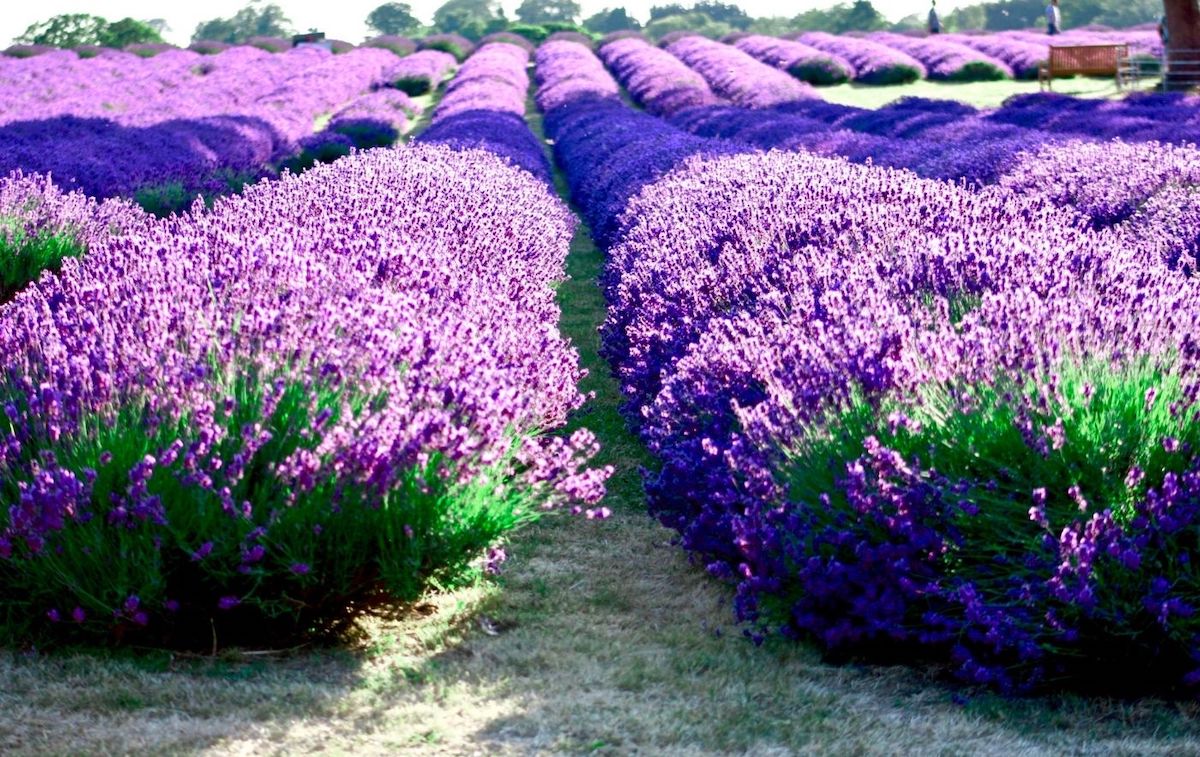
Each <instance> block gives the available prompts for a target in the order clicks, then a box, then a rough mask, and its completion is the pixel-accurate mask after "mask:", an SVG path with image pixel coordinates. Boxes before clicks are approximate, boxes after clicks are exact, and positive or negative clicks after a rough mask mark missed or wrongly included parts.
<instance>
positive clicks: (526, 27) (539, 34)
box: [508, 24, 550, 45]
mask: <svg viewBox="0 0 1200 757" xmlns="http://www.w3.org/2000/svg"><path fill="white" fill-rule="evenodd" d="M508 31H510V32H512V33H513V34H518V35H520V36H522V37H524V38H525V39H527V40H529V41H530V42H532V43H533V44H535V45H540V44H541V43H542V42H545V41H546V37H549V36H550V32H549V30H547V29H546V27H544V26H536V25H533V24H513V25H512V26H510V27H508Z"/></svg>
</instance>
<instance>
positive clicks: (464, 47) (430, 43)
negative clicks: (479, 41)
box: [417, 33, 475, 63]
mask: <svg viewBox="0 0 1200 757" xmlns="http://www.w3.org/2000/svg"><path fill="white" fill-rule="evenodd" d="M417 49H418V50H442V51H444V52H447V53H450V54H451V55H453V56H454V57H455V58H456V59H457V60H458V61H459V62H460V63H461V62H462V61H464V60H466V59H467V58H469V57H470V56H471V54H472V53H474V52H475V44H474V43H473V42H471V40H469V39H467V38H466V37H464V36H462V35H461V34H453V33H451V34H430V35H428V36H425V37H422V38H421V39H419V40H417Z"/></svg>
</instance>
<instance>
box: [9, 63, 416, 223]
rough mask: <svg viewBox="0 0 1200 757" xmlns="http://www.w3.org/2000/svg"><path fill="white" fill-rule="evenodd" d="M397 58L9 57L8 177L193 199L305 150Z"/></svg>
mask: <svg viewBox="0 0 1200 757" xmlns="http://www.w3.org/2000/svg"><path fill="white" fill-rule="evenodd" d="M394 61H395V56H394V55H392V54H391V53H389V52H387V51H385V50H379V49H371V48H363V49H358V50H354V51H353V52H350V53H347V54H346V55H338V56H331V55H330V54H329V53H327V52H324V51H322V50H313V49H298V50H293V51H291V52H288V53H284V54H280V55H271V54H269V53H266V52H263V51H261V50H256V49H254V48H249V47H239V48H232V49H230V50H227V51H225V52H223V53H220V54H218V55H214V56H209V57H201V56H200V55H198V54H196V53H192V52H186V51H171V52H167V53H163V54H161V55H158V56H156V57H155V58H153V59H150V60H143V59H140V58H136V57H133V56H101V57H97V58H92V59H89V60H79V59H77V58H75V57H74V56H73V55H67V54H63V55H58V54H48V55H44V56H39V57H37V58H31V59H27V60H7V59H6V60H0V113H2V114H3V116H2V117H0V172H3V173H7V172H9V171H12V170H16V169H24V170H28V171H36V172H40V173H49V174H52V175H53V176H54V178H55V181H56V183H58V184H59V185H60V186H62V187H64V188H67V189H73V188H79V189H82V190H83V191H85V192H86V193H88V194H89V195H92V196H96V197H110V196H118V195H120V196H133V195H134V194H135V193H136V192H138V191H139V190H147V189H157V188H161V187H168V186H172V187H174V188H175V191H177V192H178V194H180V195H181V196H183V197H184V198H185V202H186V196H187V195H189V194H192V193H197V192H200V193H208V192H219V191H222V190H225V189H227V183H228V182H230V181H235V180H236V181H239V182H240V181H241V180H244V179H246V178H254V177H257V176H260V175H263V174H264V173H265V172H266V169H267V168H268V167H269V166H270V165H271V164H273V163H275V162H277V161H279V160H281V159H283V158H285V157H287V156H289V155H292V154H294V153H295V152H296V150H297V143H298V142H299V141H300V140H301V139H303V138H304V137H306V136H308V135H311V134H312V131H313V125H314V121H315V120H316V119H317V117H318V116H320V115H322V114H325V113H329V112H331V111H334V110H336V109H337V108H339V107H340V106H342V105H344V104H345V103H347V102H348V101H349V100H351V99H353V98H355V97H356V96H358V95H359V94H361V93H362V92H364V91H366V90H368V89H370V88H371V87H373V86H374V85H376V84H377V83H379V82H381V81H382V78H383V71H384V70H385V69H386V68H387V67H389V66H390V65H391V64H392V63H393V62H394ZM113 156H120V159H119V160H117V159H114V157H113Z"/></svg>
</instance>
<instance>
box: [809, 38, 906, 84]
mask: <svg viewBox="0 0 1200 757" xmlns="http://www.w3.org/2000/svg"><path fill="white" fill-rule="evenodd" d="M796 39H797V40H798V41H799V42H802V43H804V44H806V45H808V46H809V47H815V48H816V49H818V50H821V51H823V52H826V53H829V54H831V55H836V56H837V57H839V58H841V59H842V60H845V61H847V62H848V63H850V65H852V66H854V80H855V81H857V82H861V83H863V84H908V83H910V82H914V81H917V80H918V79H924V78H925V76H926V71H925V66H923V65H922V64H921V63H920V61H918V60H916V59H915V58H913V57H912V56H911V55H906V54H904V53H902V52H900V51H899V50H896V49H893V48H891V47H888V46H887V45H881V44H878V43H876V42H872V41H870V40H868V39H858V38H854V37H837V36H834V35H832V34H826V33H824V32H806V33H804V34H800V35H798V36H797V37H796Z"/></svg>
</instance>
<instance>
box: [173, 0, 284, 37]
mask: <svg viewBox="0 0 1200 757" xmlns="http://www.w3.org/2000/svg"><path fill="white" fill-rule="evenodd" d="M291 34H292V22H291V21H290V20H288V18H287V16H285V15H284V13H283V9H282V8H280V7H279V6H278V5H276V4H274V3H269V2H265V0H251V2H250V3H249V4H248V5H247V6H246V7H244V8H242V9H241V10H239V11H238V12H237V13H235V14H234V15H233V16H232V17H231V18H214V19H211V20H209V21H203V22H201V23H200V24H198V25H197V26H196V31H195V32H194V33H193V34H192V41H193V42H194V41H197V40H212V41H215V42H228V43H230V44H237V43H240V42H245V41H246V40H247V39H249V38H250V37H289V36H291Z"/></svg>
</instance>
